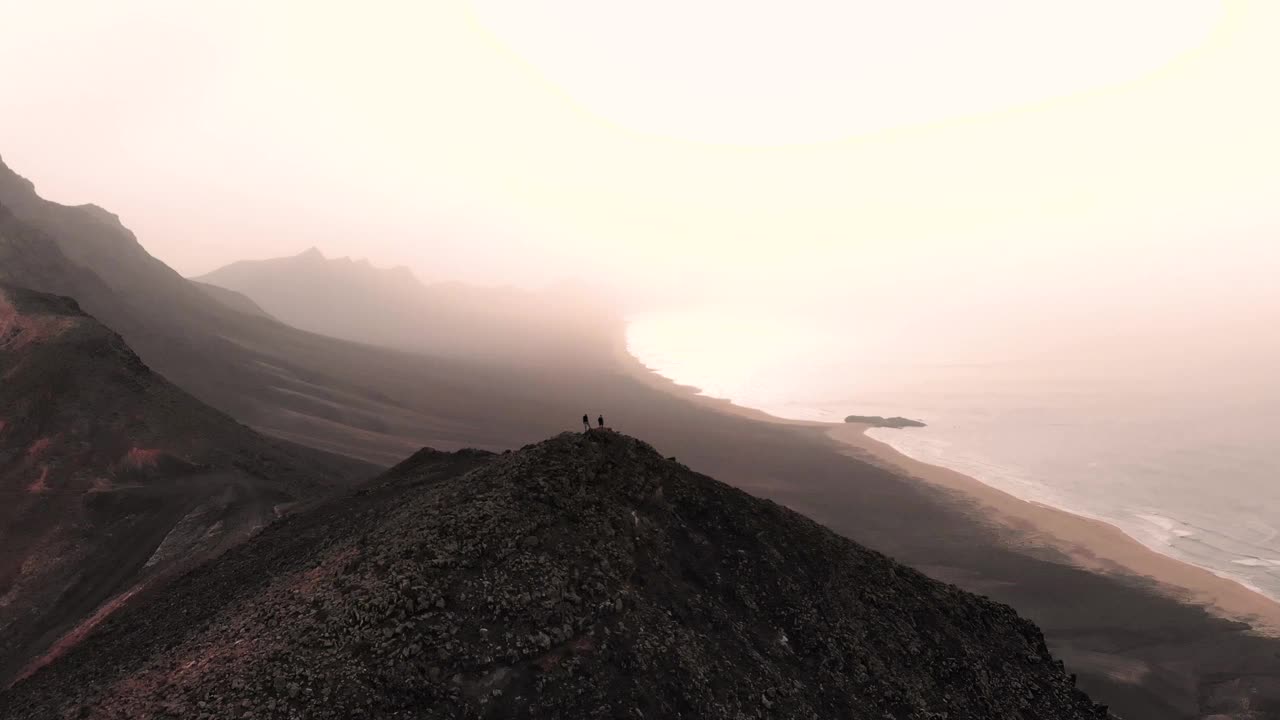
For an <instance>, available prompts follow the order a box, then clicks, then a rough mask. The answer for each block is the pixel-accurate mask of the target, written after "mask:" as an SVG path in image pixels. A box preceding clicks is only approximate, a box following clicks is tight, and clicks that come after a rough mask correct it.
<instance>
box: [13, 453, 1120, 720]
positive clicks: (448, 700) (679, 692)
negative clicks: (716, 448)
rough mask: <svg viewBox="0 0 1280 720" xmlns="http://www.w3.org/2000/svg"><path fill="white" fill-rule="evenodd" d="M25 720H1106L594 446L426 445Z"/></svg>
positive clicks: (903, 574) (157, 603)
mask: <svg viewBox="0 0 1280 720" xmlns="http://www.w3.org/2000/svg"><path fill="white" fill-rule="evenodd" d="M0 717H4V718H9V719H12V720H18V719H20V718H41V719H42V720H43V719H44V718H58V717H89V718H125V717H155V718H161V717H164V718H178V717H181V718H224V717H236V718H240V717H243V718H304V717H305V718H311V719H312V720H317V719H319V718H354V717H378V718H463V717H469V718H602V719H603V718H609V719H613V718H635V719H639V718H708V719H716V718H835V717H841V718H876V719H877V720H878V719H880V718H944V717H945V718H950V719H952V720H962V719H966V718H969V719H973V720H979V719H981V720H998V719H1009V720H1013V719H1015V718H1016V719H1018V720H1025V719H1028V718H1037V719H1038V720H1068V719H1071V720H1075V719H1083V718H1105V717H1107V713H1106V711H1105V709H1104V708H1102V707H1100V706H1097V705H1095V704H1094V703H1093V702H1091V701H1090V700H1089V698H1088V697H1086V696H1085V694H1084V693H1083V692H1081V691H1079V690H1077V689H1076V688H1075V687H1074V683H1073V681H1072V678H1071V677H1069V676H1068V675H1067V674H1066V673H1065V672H1064V671H1063V668H1062V665H1061V663H1059V662H1057V661H1055V660H1054V659H1053V658H1052V657H1051V656H1050V655H1049V653H1048V651H1047V650H1046V648H1045V643H1044V640H1043V638H1042V637H1041V634H1040V632H1039V630H1038V629H1037V628H1036V627H1035V626H1034V625H1032V624H1031V623H1030V622H1028V621H1026V620H1023V619H1021V618H1020V617H1018V615H1017V614H1016V613H1015V612H1014V611H1013V610H1012V609H1010V608H1008V607H1006V606H1003V605H1000V604H997V603H994V602H991V601H989V600H986V599H983V598H980V597H977V596H974V595H971V594H968V593H965V592H963V591H961V590H959V589H957V588H955V587H953V586H950V585H945V584H942V583H939V582H936V581H933V580H930V579H928V578H926V577H925V576H924V575H921V574H920V573H917V572H915V571H913V570H910V569H908V568H906V567H904V566H902V565H899V564H897V563H895V562H893V561H891V560H889V559H888V558H886V557H884V556H882V555H880V554H878V553H876V552H873V551H870V550H867V549H865V548H863V547H861V546H859V545H857V544H854V543H852V542H850V541H848V540H846V539H844V538H841V537H839V536H837V535H836V534H834V533H832V532H830V531H829V530H827V529H825V528H823V527H821V526H819V525H817V524H816V523H814V522H812V521H810V520H808V519H806V518H804V517H802V516H800V515H798V514H796V513H794V512H792V511H790V510H787V509H785V508H782V507H780V506H778V505H775V504H773V503H771V502H767V501H763V500H759V499H755V498H753V497H751V496H749V495H747V494H745V493H743V492H741V491H738V490H735V489H732V488H730V487H729V486H727V485H724V484H722V483H720V482H717V481H715V480H712V479H710V478H707V477H705V476H702V475H699V474H697V473H694V472H692V471H690V470H689V469H688V468H686V467H684V466H683V465H680V464H678V463H677V462H675V461H673V460H668V459H664V458H663V457H661V456H660V455H659V454H658V453H657V452H655V451H654V450H653V448H651V447H650V446H648V445H647V444H645V443H643V442H640V441H638V440H635V439H632V438H630V437H627V436H624V435H620V434H617V433H614V432H611V431H608V430H592V431H590V432H588V433H585V434H569V433H566V434H563V435H560V436H557V437H555V438H552V439H550V440H548V441H545V442H542V443H539V444H536V445H531V446H528V447H525V448H524V449H522V450H520V451H517V452H511V453H504V454H502V455H492V454H490V453H486V452H482V451H461V452H457V453H443V452H436V451H432V450H424V451H422V452H420V453H418V454H417V455H415V456H414V457H413V458H410V459H409V460H407V461H406V462H405V463H403V464H401V465H400V466H398V467H397V468H394V469H393V470H392V471H390V472H389V473H387V474H386V475H384V476H383V477H382V478H380V479H378V480H376V481H374V482H373V483H371V484H370V485H368V486H367V487H365V488H363V489H362V490H360V491H359V492H358V493H356V494H354V495H352V496H351V497H348V498H344V499H342V500H340V501H333V502H331V503H329V504H327V505H325V506H322V507H320V508H318V509H316V510H314V511H311V512H309V513H305V514H300V515H295V516H292V517H289V518H286V519H283V520H281V521H279V522H277V523H275V524H273V525H272V526H271V527H269V528H268V529H267V530H265V531H264V532H263V533H261V534H260V535H259V536H258V537H257V538H255V539H254V540H253V541H251V542H250V543H247V544H245V545H243V546H241V547H239V548H237V549H235V550H232V551H230V552H228V553H226V554H224V555H222V556H221V557H220V558H218V559H216V560H214V561H212V562H210V563H208V564H206V565H204V566H202V567H200V568H198V569H197V570H195V571H193V572H191V573H189V574H187V575H186V576H184V577H182V578H180V579H178V580H177V581H175V582H174V583H173V584H171V585H170V586H169V587H168V588H167V589H166V590H165V591H164V592H162V593H159V594H158V595H157V596H156V597H155V598H154V599H153V600H152V601H151V602H149V603H147V604H144V605H140V606H137V607H135V608H132V609H130V610H127V611H125V612H122V613H120V614H118V615H117V616H115V617H114V618H112V619H111V620H109V621H108V622H106V623H105V624H104V625H103V626H102V627H101V628H100V629H99V631H98V632H97V633H96V634H95V635H94V636H93V637H91V638H89V639H88V640H87V641H86V642H84V643H82V644H81V645H80V646H79V647H77V648H76V649H75V650H73V651H72V652H70V653H68V654H67V655H66V656H65V657H64V658H62V659H61V660H60V661H59V662H57V663H54V664H53V665H51V666H50V667H48V668H46V669H44V670H42V671H40V672H39V673H37V674H36V675H35V676H33V677H32V678H30V679H29V680H27V681H25V682H23V683H20V684H19V685H17V686H15V687H14V688H13V689H12V690H10V691H9V692H8V693H7V694H5V695H0Z"/></svg>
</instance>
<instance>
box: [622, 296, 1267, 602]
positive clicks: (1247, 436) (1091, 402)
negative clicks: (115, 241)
mask: <svg viewBox="0 0 1280 720" xmlns="http://www.w3.org/2000/svg"><path fill="white" fill-rule="evenodd" d="M918 332H919V331H917V333H918ZM907 340H908V333H903V334H900V335H898V336H889V335H885V334H884V333H880V334H879V335H878V336H877V339H876V340H875V341H865V342H864V341H863V339H862V337H861V333H860V332H859V328H858V325H857V323H851V322H849V321H848V320H847V318H843V317H842V316H841V315H839V314H824V313H820V312H819V313H815V312H793V313H786V312H780V313H772V314H770V313H759V312H751V313H743V312H740V311H738V310H735V309H734V308H732V307H710V308H695V309H682V310H672V311H663V312H653V313H644V314H639V315H636V316H634V317H632V318H631V322H630V323H629V329H628V347H629V350H630V351H631V353H632V354H633V355H634V356H635V357H637V358H638V359H639V360H640V361H641V362H642V363H644V364H645V365H646V366H648V367H649V368H651V369H653V370H655V371H656V372H658V373H660V374H662V375H664V376H666V377H668V378H670V379H672V380H675V381H676V382H679V383H681V384H685V385H692V386H695V387H698V388H700V389H701V391H702V392H703V393H704V394H706V395H711V396H714V397H721V398H727V399H729V400H732V401H733V402H735V403H737V404H739V405H743V406H747V407H753V408H757V409H761V410H764V411H766V412H769V413H771V414H774V415H777V416H781V417H787V418H796V419H811V420H824V421H831V422H840V421H842V420H843V418H844V417H845V416H846V415H850V414H858V415H884V416H892V415H901V416H904V417H908V418H913V419H917V420H921V421H923V422H925V423H927V425H928V426H927V427H925V428H916V429H905V430H892V429H873V430H871V431H870V435H871V436H872V437H874V438H876V439H878V440H881V441H884V442H886V443H888V444H889V445H891V446H892V447H894V448H895V449H897V450H899V451H900V452H902V453H904V454H906V455H908V456H910V457H913V458H915V459H917V460H921V461H924V462H928V463H932V464H936V465H941V466H945V467H948V468H951V469H953V470H957V471H960V472H962V473H965V474H967V475H970V476H972V477H974V478H976V479H977V480H979V481H981V482H984V483H986V484H988V485H991V486H993V487H995V488H998V489H1000V490H1003V491H1005V492H1007V493H1009V494H1011V495H1014V496H1016V497H1018V498H1021V499H1023V500H1028V501H1033V502H1038V503H1043V504H1046V505H1050V506H1053V507H1057V508H1060V509H1063V510H1066V511H1069V512H1072V513H1075V514H1079V515H1083V516H1087V517H1091V518H1095V519H1098V520H1102V521H1105V522H1107V523H1110V524H1112V525H1114V526H1116V527H1118V528H1120V529H1121V530H1123V531H1124V532H1125V533H1127V534H1128V535H1129V536H1131V537H1133V538H1134V539H1136V540H1138V541H1139V542H1141V543H1143V544H1144V545H1146V546H1147V547H1149V548H1151V549H1153V550H1156V551H1158V552H1161V553H1164V554H1167V555H1170V556H1172V557H1175V558H1177V559H1180V560H1182V561H1185V562H1188V563H1192V564H1194V565H1197V566H1200V567H1202V568H1205V569H1208V570H1210V571H1212V572H1214V573H1216V574H1219V575H1221V576H1224V577H1228V578H1231V579H1233V580H1235V581H1237V582H1239V583H1241V584H1243V585H1246V586H1247V587H1250V588H1253V589H1255V590H1257V591H1259V592H1261V593H1263V594H1265V595H1267V596H1269V597H1271V598H1273V599H1277V600H1280V385H1278V384H1276V383H1273V382H1271V381H1270V380H1269V377H1270V374H1269V373H1268V371H1267V368H1268V367H1269V366H1270V360H1271V359H1272V358H1259V357H1256V356H1255V355H1256V353H1248V354H1249V355H1250V357H1249V358H1248V361H1247V362H1246V361H1244V360H1240V361H1239V362H1238V363H1237V362H1236V360H1235V359H1233V358H1234V355H1233V353H1235V352H1237V351H1235V350H1230V349H1228V351H1227V352H1224V353H1218V354H1212V355H1210V356H1207V357H1204V358H1200V360H1201V361H1200V362H1187V363H1181V362H1174V361H1173V360H1174V359H1179V360H1180V359H1183V358H1185V357H1188V356H1189V355H1191V354H1192V353H1187V352H1183V353H1181V354H1177V353H1176V352H1175V351H1174V350H1173V349H1170V350H1169V351H1168V352H1159V353H1154V352H1153V353H1151V357H1155V358H1161V357H1169V358H1171V359H1170V361H1169V362H1161V361H1158V360H1157V361H1152V360H1151V359H1150V357H1148V359H1147V360H1146V361H1144V362H1143V363H1131V362H1128V361H1126V360H1122V359H1119V358H1124V357H1127V356H1126V355H1125V354H1124V353H1120V352H1115V353H1112V354H1111V355H1107V354H1106V350H1107V349H1106V348H1102V347H1098V348H1090V347H1085V348H1084V349H1083V350H1082V351H1081V352H1076V353H1071V352H1053V353H1039V354H1037V353H1030V354H1024V355H1020V356H1019V355H1017V354H1013V353H1000V352H996V353H990V354H988V355H989V356H983V354H981V353H978V354H977V355H976V356H975V355H974V354H973V353H968V354H964V355H965V357H963V358H961V359H958V360H954V361H952V360H950V359H949V358H950V357H951V356H952V355H953V352H952V351H950V350H948V349H947V348H946V347H939V346H934V347H931V348H929V349H927V350H925V349H922V348H921V347H920V346H919V344H918V343H914V344H913V343H910V342H907ZM895 345H899V346H901V345H910V346H911V347H910V348H909V349H907V350H905V351H904V350H903V349H902V348H901V347H899V348H897V349H896V350H895V348H894V346H895ZM1077 349H1079V348H1077ZM1111 349H1114V348H1111ZM1091 350H1096V352H1091ZM954 354H955V355H961V354H962V353H954ZM1241 354H1244V353H1241ZM1109 357H1111V358H1117V359H1113V360H1109V359H1108V358H1109ZM1274 359H1276V360H1280V357H1278V358H1274ZM1236 364H1238V365H1239V367H1238V368H1237V367H1236V366H1235V365H1236ZM1130 366H1132V367H1130ZM1274 367H1275V368H1277V369H1276V372H1280V363H1278V364H1277V365H1275V366H1274Z"/></svg>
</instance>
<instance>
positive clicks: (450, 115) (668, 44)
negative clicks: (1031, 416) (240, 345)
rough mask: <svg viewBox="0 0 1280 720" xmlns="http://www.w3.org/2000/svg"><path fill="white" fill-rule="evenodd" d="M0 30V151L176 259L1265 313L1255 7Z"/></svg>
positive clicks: (1278, 253) (53, 7)
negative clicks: (314, 255)
mask: <svg viewBox="0 0 1280 720" xmlns="http://www.w3.org/2000/svg"><path fill="white" fill-rule="evenodd" d="M0 18H2V21H0V67H3V68H5V73H4V82H3V84H2V85H0V156H3V158H4V159H5V161H7V162H8V163H9V164H10V165H11V166H13V167H14V168H15V169H17V170H18V171H19V172H21V173H23V174H25V175H27V176H28V177H30V178H31V179H32V180H34V181H35V182H36V183H37V186H38V188H39V189H40V191H41V192H42V194H44V195H45V196H46V197H49V198H51V199H56V200H59V201H62V202H68V203H79V202H95V203H97V204H100V205H103V206H105V207H107V208H109V209H111V210H112V211H114V212H117V213H118V214H120V215H121V217H122V218H123V220H124V221H125V223H126V224H127V225H128V226H129V227H131V228H132V229H134V230H135V231H136V232H137V234H138V235H139V237H140V239H141V241H142V242H143V244H144V245H145V246H146V247H147V248H148V249H149V250H150V251H151V252H152V253H153V254H155V255H157V256H158V257H160V258H161V259H163V260H165V261H166V262H168V263H169V264H170V265H172V266H173V267H175V268H177V269H178V270H179V271H180V272H183V273H184V274H188V275H194V274H199V273H203V272H207V271H209V270H212V269H214V268H215V267H218V266H219V265H222V264H224V263H227V262H230V261H233V260H237V259H242V258H250V257H270V256H277V255H284V254H293V253H297V252H299V251H301V250H303V249H305V248H307V247H308V246H311V245H316V246H319V247H320V248H321V249H322V250H324V251H325V252H326V254H329V255H352V256H357V257H369V258H371V259H372V260H373V261H374V262H375V264H382V265H395V264H405V265H408V266H410V267H411V268H413V269H414V270H415V271H416V272H417V273H418V274H419V275H420V276H421V277H423V278H424V279H441V278H455V279H465V280H476V281H487V282H513V281H514V282H521V283H526V284H531V283H540V282H544V281H547V280H553V279H557V278H560V277H565V276H570V275H589V276H591V277H594V278H596V279H597V280H600V281H602V282H604V283H610V284H616V285H618V286H619V287H622V288H624V289H627V290H628V291H631V292H635V291H637V290H638V291H640V292H650V291H652V292H653V293H654V294H656V295H660V296H661V295H665V294H680V295H681V296H687V295H689V294H699V293H705V294H717V295H721V296H724V297H734V298H744V299H745V298H747V297H748V296H749V295H752V294H759V293H763V292H766V291H778V292H783V291H785V292H788V293H803V294H806V295H814V296H826V297H831V298H839V299H840V300H841V301H842V302H848V303H851V304H852V303H863V302H867V301H869V300H872V299H877V298H879V299H883V298H885V297H898V298H903V299H906V298H913V299H917V300H919V301H920V302H922V303H923V302H930V303H934V304H936V303H937V302H938V301H940V300H941V301H945V302H948V303H952V304H953V305H952V308H953V310H954V308H956V307H963V308H965V310H964V312H971V311H984V312H985V311H989V310H991V309H992V308H993V307H996V306H1004V307H1008V306H1010V305H1016V306H1019V307H1024V308H1025V307H1035V306H1037V305H1038V304H1048V303H1054V302H1061V301H1062V300H1063V299H1064V298H1071V297H1074V298H1077V299H1083V298H1089V297H1094V296H1106V297H1109V298H1116V297H1119V298H1121V299H1122V300H1124V301H1125V302H1126V303H1127V305H1128V307H1129V309H1130V310H1134V311H1136V312H1142V311H1143V308H1146V307H1148V306H1151V307H1156V306H1158V307H1160V308H1162V310H1161V312H1165V313H1169V312H1172V313H1175V314H1176V313H1181V312H1184V311H1188V308H1192V307H1193V306H1197V303H1199V301H1200V299H1202V298H1216V299H1222V298H1228V299H1235V300H1240V301H1243V302H1245V306H1247V303H1249V302H1256V301H1258V300H1259V299H1269V298H1275V297H1276V296H1275V294H1274V288H1275V285H1276V283H1275V277H1276V270H1277V268H1280V131H1278V130H1277V128H1280V92H1277V90H1276V86H1277V78H1278V77H1280V43H1277V42H1276V41H1275V39H1276V38H1277V37H1280V3H1276V2H1272V1H1271V0H1260V1H1259V2H1255V3H1249V2H1231V1H1229V0H1227V1H1223V2H1214V1H1210V0H1075V1H1073V2H1058V1H1057V0H1052V1H1049V0H1046V1H1043V2H1037V1H1032V0H968V1H967V2H963V3H958V2H951V1H950V0H937V1H936V2H924V1H922V0H903V1H901V2H895V3H886V2H879V1H866V2H861V1H853V0H836V1H833V2H816V1H813V0H791V1H789V2H770V3H764V2H747V1H744V0H736V1H726V2H721V1H719V0H717V1H714V2H711V1H702V2H695V3H691V2H688V1H687V0H645V1H644V2H629V3H621V2H610V1H608V0H542V1H540V2H528V1H527V0H522V1H519V2H517V1H515V0H511V1H506V0H480V1H478V2H473V3H465V2H445V1H443V0H439V1H427V2H423V1H415V2H383V1H378V0H371V1H370V2H364V3H353V2H316V1H314V0H313V1H310V2H297V3H289V2H268V1H265V0H255V1H253V2H239V1H225V0H223V1H219V2H205V3H175V2H171V1H170V0H154V1H153V0H115V1H113V2H98V1H97V0H82V1H72V0H42V1H41V2H17V1H14V0H0ZM1081 302H1082V303H1083V300H1082V301H1081ZM1179 303H1181V304H1179ZM1084 305H1085V306H1087V307H1088V308H1093V306H1091V305H1088V303H1084ZM1091 311H1092V309H1087V310H1082V311H1081V312H1091ZM956 312H959V311H956Z"/></svg>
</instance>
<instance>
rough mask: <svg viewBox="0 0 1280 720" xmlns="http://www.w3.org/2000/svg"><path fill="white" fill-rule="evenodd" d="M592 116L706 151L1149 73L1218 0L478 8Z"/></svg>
mask: <svg viewBox="0 0 1280 720" xmlns="http://www.w3.org/2000/svg"><path fill="white" fill-rule="evenodd" d="M475 6H476V12H477V16H478V17H479V18H480V20H481V22H482V23H483V24H484V26H485V27H486V28H488V29H490V30H491V31H492V32H493V33H494V35H495V36H496V37H497V38H498V39H500V41H501V42H503V43H505V44H507V45H508V46H509V47H510V48H512V49H513V50H514V51H515V52H516V53H518V54H519V55H520V56H521V57H523V58H525V59H526V60H527V61H528V62H529V63H530V64H531V65H532V66H533V67H535V68H537V70H538V71H539V72H541V73H543V74H545V76H546V77H547V78H548V79H549V80H551V81H552V82H554V83H557V84H559V85H561V86H562V87H563V88H564V89H565V90H566V92H568V93H569V94H570V95H571V96H572V97H573V98H574V99H575V100H577V101H578V102H580V103H582V104H583V105H584V106H586V107H587V108H589V109H590V110H591V111H593V112H596V113H599V114H600V115H601V116H603V117H606V118H608V119H609V120H611V121H613V122H616V123H618V124H620V125H623V126H625V127H629V128H633V129H635V130H638V131H642V132H649V133H657V134H661V135H670V136H675V137H683V138H690V139H696V140H702V141H712V142H743V143H751V142H809V141H814V140H824V139H832V138H837V137H843V136H848V135H855V134H860V133H865V132H869V131H875V130H882V129H886V128H893V127H899V126H902V125H907V124H914V123H924V122H931V121H936V120H939V119H945V118H948V117H954V116H958V115H966V114H972V113H981V112H989V111H993V110H999V109H1004V108H1007V107H1010V106H1017V105H1021V104H1027V103H1033V102H1036V101H1040V100H1044V99H1047V98H1052V97H1057V96H1061V95H1066V94H1070V93H1074V92H1079V91H1081V90H1086V89H1090V88H1095V87H1099V86H1105V85H1114V84H1118V83H1122V82H1126V81H1129V80H1132V79H1134V78H1138V77H1141V76H1142V75H1144V74H1147V73H1150V72H1152V71H1154V70H1156V69H1158V68H1160V67H1161V66H1163V65H1165V64H1167V63H1169V62H1170V61H1171V60H1172V59H1174V58H1176V57H1178V56H1179V55H1181V54H1183V53H1186V52H1188V51H1190V50H1192V49H1194V48H1196V47H1198V46H1200V45H1201V44H1203V43H1204V42H1206V40H1207V39H1208V37H1209V36H1210V34H1211V33H1212V32H1213V30H1214V28H1215V26H1216V25H1217V23H1218V21H1219V20H1220V17H1221V12H1222V5H1221V2H1220V1H1219V0H1176V1H1174V2H1169V1H1168V0H1127V1H1126V2H1114V1H1108V0H1083V1H1079V2H1070V3H1065V2H1044V1H1040V0H1036V1H1032V2H1028V1H1027V0H971V1H969V2H955V3H945V2H924V1H922V0H908V1H906V2H838V1H832V0H800V1H797V2H786V3H779V2H735V1H732V0H714V1H712V2H696V3H690V2H681V1H680V0H657V1H653V2H643V3H621V2H599V1H598V0H549V1H548V2H537V3H529V2H519V1H518V0H476V1H475Z"/></svg>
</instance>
